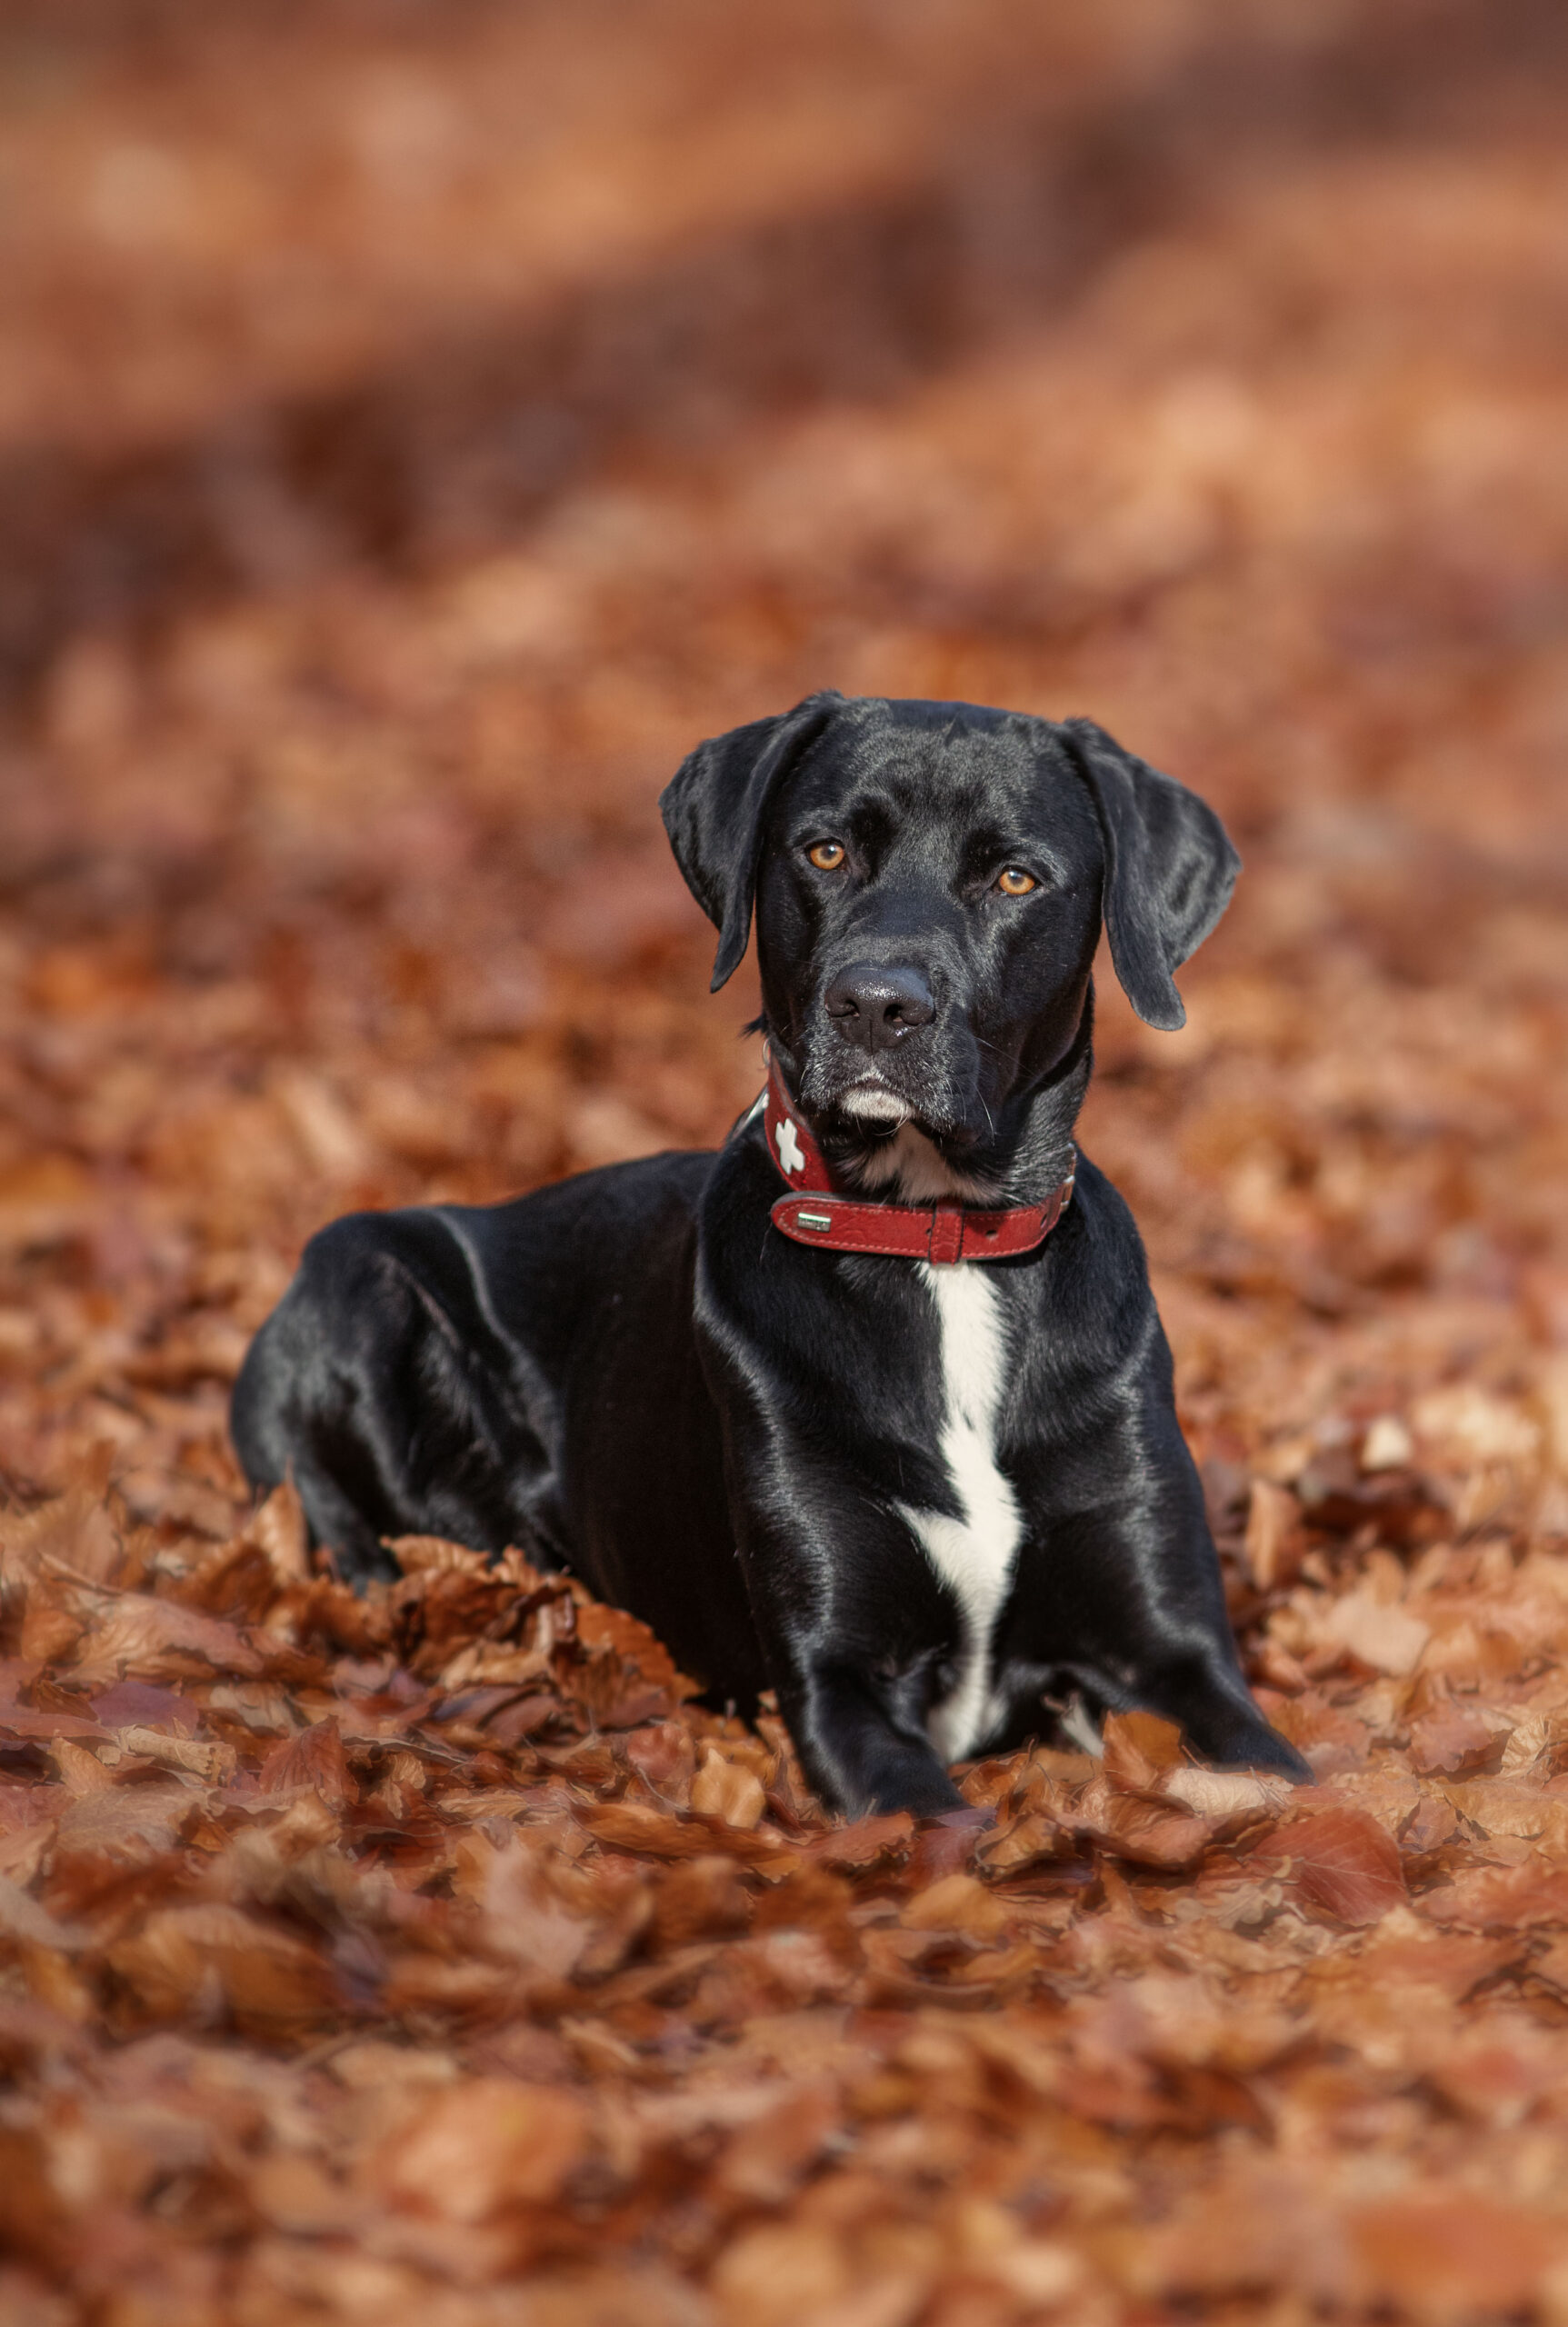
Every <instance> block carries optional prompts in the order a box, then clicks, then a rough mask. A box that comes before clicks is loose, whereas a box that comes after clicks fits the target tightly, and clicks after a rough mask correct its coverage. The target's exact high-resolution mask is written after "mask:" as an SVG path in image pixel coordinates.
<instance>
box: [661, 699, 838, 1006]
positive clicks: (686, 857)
mask: <svg viewBox="0 0 1568 2327" xmlns="http://www.w3.org/2000/svg"><path fill="white" fill-rule="evenodd" d="M843 701H844V697H843V695H841V694H839V693H838V690H837V689H836V688H835V687H827V688H824V690H823V692H822V693H821V694H808V695H807V697H806V699H805V701H804V703H797V704H796V705H795V707H794V710H793V711H785V712H783V713H781V714H780V715H779V716H778V717H777V718H776V719H754V720H753V722H752V723H751V724H750V726H748V727H732V728H731V729H730V732H729V734H727V735H714V736H712V737H710V739H709V740H708V742H707V743H705V744H698V745H697V748H696V750H695V751H694V752H693V753H692V754H691V755H690V757H689V758H687V759H685V760H683V761H682V763H681V765H680V767H679V768H678V769H677V771H676V773H675V774H674V777H673V778H672V779H671V781H670V783H669V784H666V785H665V787H664V791H663V792H662V793H661V794H660V795H659V812H660V814H662V816H663V817H664V830H665V831H666V832H667V833H668V834H669V835H670V846H671V847H672V848H673V849H674V852H675V862H676V864H678V865H679V866H680V868H681V871H682V872H683V873H684V874H685V877H686V886H687V888H688V889H690V891H691V893H692V894H693V896H694V897H695V899H696V901H697V903H698V904H700V905H701V907H702V909H703V911H704V913H705V914H707V916H708V919H709V920H710V921H711V922H712V923H713V924H714V926H715V927H716V928H717V930H718V933H719V950H718V952H717V954H715V955H714V979H713V985H712V988H711V991H712V992H713V993H714V994H716V993H717V992H718V990H719V988H720V986H722V985H723V984H724V981H725V980H726V978H730V977H733V976H734V973H735V971H736V970H738V969H739V967H740V965H741V962H742V959H743V958H744V954H745V950H746V940H747V938H748V937H749V936H750V934H751V926H752V898H753V895H754V892H755V889H756V880H757V858H758V855H759V854H760V852H761V848H762V835H763V820H764V817H765V815H766V814H767V811H768V806H769V804H770V802H771V801H772V799H773V795H774V791H775V789H776V788H777V786H778V784H779V782H780V780H781V778H782V777H784V775H786V774H788V772H789V770H790V769H791V768H792V767H793V766H794V764H795V762H796V760H797V759H798V758H799V756H800V754H801V753H802V752H803V751H804V749H805V747H806V745H807V744H810V743H813V742H814V741H815V739H816V737H817V736H818V735H819V734H821V733H822V730H823V729H824V727H825V726H826V724H827V723H828V721H829V720H830V719H831V718H832V716H833V714H834V712H835V711H836V710H837V708H838V706H839V705H840V704H842V703H843Z"/></svg>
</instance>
